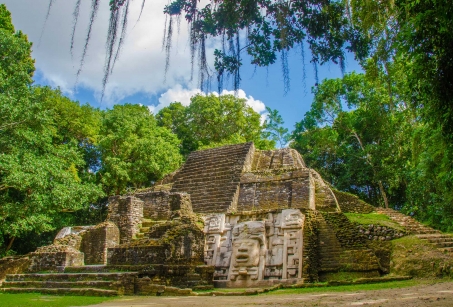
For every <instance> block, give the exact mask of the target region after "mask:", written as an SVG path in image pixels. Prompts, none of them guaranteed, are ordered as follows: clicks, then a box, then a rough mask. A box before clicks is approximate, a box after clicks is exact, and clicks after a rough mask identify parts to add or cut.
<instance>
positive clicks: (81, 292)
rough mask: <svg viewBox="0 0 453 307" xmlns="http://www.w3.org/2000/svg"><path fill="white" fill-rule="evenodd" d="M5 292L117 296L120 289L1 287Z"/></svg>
mask: <svg viewBox="0 0 453 307" xmlns="http://www.w3.org/2000/svg"><path fill="white" fill-rule="evenodd" d="M0 291H1V292H4V293H41V294H55V295H81V296H117V295H118V291H116V290H106V289H95V288H77V289H74V288H52V289H50V288H1V289H0Z"/></svg>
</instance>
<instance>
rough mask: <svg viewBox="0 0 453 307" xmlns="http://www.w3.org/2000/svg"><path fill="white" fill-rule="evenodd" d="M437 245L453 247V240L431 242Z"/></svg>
mask: <svg viewBox="0 0 453 307" xmlns="http://www.w3.org/2000/svg"><path fill="white" fill-rule="evenodd" d="M430 243H431V244H433V245H434V246H436V247H439V248H440V247H453V242H430Z"/></svg>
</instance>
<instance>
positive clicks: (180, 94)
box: [3, 0, 360, 131]
mask: <svg viewBox="0 0 453 307" xmlns="http://www.w3.org/2000/svg"><path fill="white" fill-rule="evenodd" d="M3 3H5V4H6V6H7V8H8V9H9V10H10V11H11V12H12V17H13V23H14V25H15V27H16V29H17V30H22V31H23V32H25V33H26V34H27V35H28V37H29V40H30V41H32V42H33V43H34V46H33V57H34V58H35V59H36V63H35V66H36V68H37V71H36V73H35V82H36V83H37V84H42V85H51V86H53V87H56V86H59V87H60V88H61V89H62V91H63V92H64V93H65V94H66V95H68V96H69V97H71V98H72V99H74V100H78V101H80V102H81V103H89V104H91V105H93V106H95V107H100V108H109V107H111V106H113V105H114V104H122V103H126V102H128V103H140V104H144V105H148V106H150V108H151V109H152V110H154V111H157V110H158V109H159V108H161V107H163V106H165V105H168V104H169V103H170V102H171V101H173V100H180V101H181V102H183V103H186V104H187V103H189V97H190V96H191V95H193V94H194V93H197V92H199V89H198V88H197V83H198V82H197V81H196V80H194V81H192V82H190V54H189V51H188V50H189V48H188V39H187V32H188V31H187V29H186V25H185V23H184V21H182V22H181V30H180V33H179V35H175V36H174V41H173V46H174V47H173V49H172V54H171V59H172V60H171V66H170V69H169V71H168V73H167V76H166V78H165V77H164V67H165V53H164V52H163V51H162V48H161V46H162V36H163V29H164V22H165V16H164V14H163V13H162V10H163V7H164V5H165V4H166V3H167V1H166V0H152V1H151V0H149V1H147V2H146V5H145V9H144V12H143V15H142V18H141V20H140V22H139V23H137V24H136V22H135V21H136V19H137V17H138V13H139V10H140V6H141V1H133V2H132V7H131V11H130V12H131V14H130V15H131V18H130V21H129V27H128V32H127V33H128V36H127V39H126V42H125V45H124V48H123V50H122V53H121V57H120V60H119V61H118V63H117V65H116V68H115V70H114V72H113V75H112V76H111V78H110V82H109V84H108V86H107V91H106V96H105V98H104V99H103V100H102V101H100V91H101V88H102V82H101V81H102V74H103V64H104V55H105V48H104V45H105V37H106V31H107V30H106V29H107V25H108V17H109V10H108V0H101V3H100V10H99V12H98V15H97V19H96V21H95V24H94V30H93V33H92V39H91V42H90V45H89V49H88V53H87V58H86V61H85V66H84V69H83V71H82V73H81V75H80V76H79V81H78V83H77V87H75V83H76V82H75V80H76V77H75V75H76V72H77V70H78V68H79V62H80V55H81V53H82V48H83V44H84V37H85V35H86V29H87V25H88V19H89V13H90V3H91V1H88V0H83V1H82V6H81V15H80V17H79V21H78V24H77V31H76V36H75V45H74V46H75V47H74V51H73V55H72V56H71V54H70V50H69V45H70V35H71V29H72V25H73V19H72V11H73V9H74V5H75V0H54V4H53V6H52V10H51V14H50V17H49V19H48V20H47V22H46V23H45V26H44V20H45V16H46V11H47V6H48V0H4V1H3ZM215 44H216V42H215V41H214V42H212V43H211V44H210V46H209V47H208V50H207V52H208V62H210V64H211V69H213V65H212V63H213V57H212V53H213V49H214V47H215ZM310 57H311V55H310V54H309V51H308V50H306V51H305V71H306V78H305V80H304V79H303V68H304V64H303V62H302V56H301V51H300V48H297V49H296V50H292V51H290V53H289V57H288V64H289V68H290V80H291V83H290V85H291V88H290V91H289V92H288V93H286V94H285V92H284V85H283V77H282V71H281V63H280V62H279V61H278V62H277V63H276V64H274V65H272V66H270V67H268V68H255V67H254V66H253V65H250V64H248V61H249V60H248V58H247V56H246V55H245V54H244V56H243V63H244V65H243V67H242V70H241V78H242V81H241V86H240V89H241V91H240V92H239V96H240V97H243V98H246V99H247V101H248V103H249V104H250V105H251V106H252V107H253V108H254V109H255V110H256V111H258V112H261V113H262V114H263V113H264V107H265V106H268V107H270V108H272V109H277V110H278V111H279V113H280V114H281V116H282V117H283V119H284V121H285V126H286V127H287V128H288V129H289V130H290V131H291V130H292V129H293V128H294V124H295V123H296V122H297V121H300V120H301V119H302V118H303V116H304V114H305V112H306V111H308V109H309V108H310V104H311V100H312V98H313V96H312V94H311V87H312V86H314V84H315V78H314V69H313V66H312V65H311V63H310V62H309V60H310ZM354 70H356V71H360V66H359V65H358V64H357V63H356V62H355V61H354V59H353V56H352V54H349V55H348V58H347V65H346V71H347V72H349V71H354ZM195 75H196V74H195ZM318 77H319V80H323V79H325V78H337V77H341V71H340V68H339V66H338V65H335V64H326V65H323V66H320V67H319V68H318ZM224 87H225V89H226V90H231V84H226V86H224ZM211 90H212V91H216V90H217V84H216V82H215V78H214V79H213V82H212V88H211Z"/></svg>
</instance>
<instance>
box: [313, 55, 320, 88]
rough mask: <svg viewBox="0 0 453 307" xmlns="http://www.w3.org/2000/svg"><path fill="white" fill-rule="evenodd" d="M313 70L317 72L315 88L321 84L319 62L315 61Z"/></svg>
mask: <svg viewBox="0 0 453 307" xmlns="http://www.w3.org/2000/svg"><path fill="white" fill-rule="evenodd" d="M313 69H314V71H315V86H318V84H319V78H318V62H316V61H313Z"/></svg>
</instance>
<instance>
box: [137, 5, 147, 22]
mask: <svg viewBox="0 0 453 307" xmlns="http://www.w3.org/2000/svg"><path fill="white" fill-rule="evenodd" d="M145 2H146V0H143V1H142V7H141V8H140V14H139V15H138V18H137V22H139V21H140V17H142V13H143V9H144V8H145Z"/></svg>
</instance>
